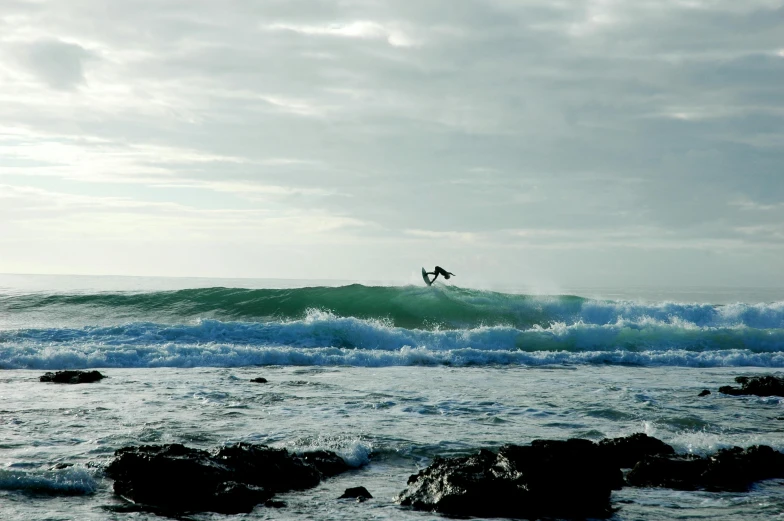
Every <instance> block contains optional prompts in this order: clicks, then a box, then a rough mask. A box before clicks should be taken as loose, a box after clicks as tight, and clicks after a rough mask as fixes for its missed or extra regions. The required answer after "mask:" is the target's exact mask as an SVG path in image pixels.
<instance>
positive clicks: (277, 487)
mask: <svg viewBox="0 0 784 521" xmlns="http://www.w3.org/2000/svg"><path fill="white" fill-rule="evenodd" d="M215 459H216V460H217V461H219V462H220V463H222V464H223V465H226V466H227V467H229V468H230V469H232V471H233V472H234V473H235V474H236V476H237V479H238V480H240V481H242V482H247V483H252V484H254V485H258V486H262V487H265V488H268V489H269V490H272V491H274V492H285V491H288V490H304V489H306V488H312V487H315V486H316V485H318V484H319V482H320V481H321V476H320V474H319V471H318V469H317V468H315V467H313V466H312V465H309V464H308V463H306V462H305V461H303V460H302V459H300V458H299V457H297V456H295V455H293V454H289V453H288V451H287V450H286V449H273V448H270V447H267V446H266V445H252V444H250V443H237V444H235V445H230V446H228V447H223V448H221V449H220V450H218V452H217V454H216V455H215Z"/></svg>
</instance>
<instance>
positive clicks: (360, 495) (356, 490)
mask: <svg viewBox="0 0 784 521" xmlns="http://www.w3.org/2000/svg"><path fill="white" fill-rule="evenodd" d="M338 499H356V500H357V501H360V502H361V501H366V500H368V499H373V496H372V495H370V492H368V490H367V489H366V488H365V487H351V488H347V489H346V491H345V492H343V495H342V496H340V497H339V498H338Z"/></svg>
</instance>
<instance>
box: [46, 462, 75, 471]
mask: <svg viewBox="0 0 784 521" xmlns="http://www.w3.org/2000/svg"><path fill="white" fill-rule="evenodd" d="M69 467H73V463H57V464H55V465H52V466H51V467H49V470H63V469H67V468H69Z"/></svg>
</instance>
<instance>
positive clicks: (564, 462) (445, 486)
mask: <svg viewBox="0 0 784 521" xmlns="http://www.w3.org/2000/svg"><path fill="white" fill-rule="evenodd" d="M621 483H622V475H621V471H620V469H619V468H618V467H617V466H614V465H613V464H612V462H608V461H607V460H606V458H605V457H604V453H603V451H602V449H600V447H599V445H597V444H595V443H593V442H592V441H590V440H579V439H570V440H566V441H551V440H536V441H534V442H532V443H531V445H529V446H518V445H506V446H504V447H502V448H501V449H500V450H499V452H498V454H495V453H493V452H490V451H488V450H481V451H480V452H479V453H478V454H475V455H472V456H467V457H462V458H449V459H444V458H435V459H434V460H433V463H432V464H431V465H430V466H429V467H428V468H426V469H424V470H422V471H420V472H419V473H418V474H416V475H413V476H411V477H410V478H409V480H408V487H407V488H406V489H405V490H404V491H403V492H402V493H401V494H400V495H399V496H398V498H397V500H398V501H399V503H400V504H401V505H404V506H411V507H413V508H414V509H416V510H426V511H436V512H440V513H442V514H447V515H456V516H478V517H525V518H537V517H561V518H583V517H608V516H610V515H611V514H612V508H611V507H610V494H611V491H612V490H613V489H614V488H618V487H619V486H620V484H621Z"/></svg>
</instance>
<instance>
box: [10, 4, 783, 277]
mask: <svg viewBox="0 0 784 521" xmlns="http://www.w3.org/2000/svg"><path fill="white" fill-rule="evenodd" d="M782 12H784V7H783V6H782V2H780V1H774V0H749V1H747V2H733V1H730V0H710V1H707V0H706V1H700V0H690V1H688V2H687V1H682V0H667V1H662V2H648V1H641V2H621V1H616V0H562V1H560V0H559V1H557V2H551V1H544V0H541V1H540V0H534V1H530V2H518V1H513V0H481V1H480V0H465V1H461V2H452V1H447V0H435V1H430V2H393V1H372V2H366V1H354V0H352V1H347V2H344V1H337V0H314V1H308V2H302V1H295V0H293V1H290V2H256V1H251V0H231V1H229V2H228V3H221V4H219V3H215V2H211V1H208V0H193V1H192V2H188V5H187V6H185V5H184V4H182V3H181V2H177V1H174V0H156V1H154V2H153V1H152V0H132V1H129V2H109V3H107V2H103V1H99V0H83V1H81V2H77V3H71V2H68V3H63V2H55V1H47V0H40V1H36V2H6V3H3V4H2V5H0V55H2V59H1V60H0V82H2V85H3V88H2V89H0V121H1V122H2V128H0V176H2V177H1V178H0V182H2V183H3V185H5V186H6V187H8V186H14V187H16V188H17V189H25V188H29V189H36V190H38V189H40V190H46V191H49V192H52V193H63V194H75V195H79V194H80V195H84V196H88V197H98V198H100V199H101V200H103V201H114V203H113V204H117V205H120V204H121V203H120V202H121V201H126V203H122V204H131V203H130V202H128V201H137V202H138V203H139V206H138V207H137V208H134V209H133V210H131V209H129V208H127V207H126V208H123V207H121V206H115V207H114V210H107V209H106V208H112V207H111V205H108V206H107V207H106V208H104V210H101V211H102V212H103V213H104V215H105V214H106V213H109V212H110V211H115V212H117V214H118V215H119V214H121V213H122V214H123V215H126V214H128V213H132V214H136V217H134V218H135V219H141V216H140V215H141V214H143V213H145V212H147V215H148V217H149V219H148V221H146V222H149V223H152V222H154V220H155V219H157V218H159V217H160V216H161V213H162V212H164V209H163V208H162V207H158V206H155V204H158V203H161V204H172V205H175V206H176V205H179V206H178V207H183V208H188V209H190V210H188V211H185V210H182V211H181V213H180V215H179V217H178V218H177V219H175V220H172V219H171V218H170V217H171V216H168V217H167V218H166V219H162V220H161V221H160V222H161V225H160V228H159V229H158V230H156V233H161V234H165V233H166V230H167V229H168V230H170V235H171V236H177V235H178V234H179V233H180V232H181V231H182V230H183V229H185V228H187V229H189V230H199V229H201V230H202V231H201V232H199V233H198V234H197V235H198V236H199V237H202V238H203V239H202V240H203V241H204V244H209V242H210V238H213V239H215V240H217V239H219V238H221V237H223V236H226V235H227V234H226V233H225V230H226V229H230V228H231V226H230V225H229V224H230V223H233V224H236V223H234V221H232V219H234V217H231V218H230V217H229V216H230V215H233V214H232V213H231V212H233V211H237V212H252V211H259V212H264V213H265V215H266V217H265V218H264V219H268V218H269V217H270V216H274V215H279V216H281V218H284V217H287V216H288V217H290V218H291V219H293V220H290V221H286V222H288V223H289V224H291V223H294V222H299V221H297V220H298V219H300V218H301V219H302V220H301V222H303V223H307V224H306V225H303V227H302V229H303V230H307V229H314V230H315V229H317V228H318V227H317V226H316V225H317V223H318V222H320V220H322V219H323V221H324V222H327V223H337V224H339V226H336V227H334V228H331V227H329V226H327V228H326V229H324V230H323V231H322V232H321V233H320V235H319V236H318V240H320V241H323V242H325V243H326V242H329V241H330V240H331V239H332V238H334V240H335V242H336V243H337V242H339V241H347V240H348V237H353V239H352V240H356V241H358V242H360V241H363V243H364V244H371V243H372V244H375V245H376V246H374V247H379V248H380V247H381V246H380V245H381V244H387V245H393V246H392V247H390V248H389V250H385V251H390V252H392V255H400V256H405V255H408V256H411V257H414V256H415V255H416V254H417V252H420V251H424V250H423V249H422V248H424V249H428V248H442V250H439V251H447V250H449V249H450V248H453V247H454V248H457V246H456V245H460V248H463V249H462V250H459V251H458V250H454V252H455V253H454V254H455V255H457V254H458V253H460V254H462V255H466V256H469V255H472V253H469V252H471V251H475V250H476V249H477V248H487V250H486V251H484V254H485V255H487V256H489V257H492V256H493V251H495V250H494V249H498V251H501V249H503V248H507V249H511V248H513V247H515V245H517V246H520V247H526V248H527V247H531V248H535V247H540V248H541V249H543V250H544V249H546V248H554V246H553V245H556V244H557V245H559V246H558V247H562V248H564V249H568V248H570V247H571V248H572V249H573V250H575V251H576V250H577V249H579V248H590V247H592V246H596V247H597V248H606V251H607V253H606V256H607V257H606V260H607V261H608V262H609V261H610V260H612V259H614V258H619V257H620V256H622V254H623V252H624V251H625V250H624V249H625V248H632V247H635V248H636V247H638V246H639V247H642V246H644V245H646V244H648V245H651V246H653V245H659V246H660V247H661V249H662V250H663V249H665V248H670V249H672V250H673V251H676V250H678V251H680V250H682V249H684V248H691V247H692V246H693V245H702V246H703V247H704V248H711V247H715V248H717V250H716V251H719V250H720V251H721V252H722V255H725V254H726V252H727V251H729V250H730V249H731V248H735V250H734V251H736V252H737V254H738V255H741V254H745V253H744V252H748V251H759V252H762V253H764V251H763V250H765V244H764V240H765V239H764V238H765V234H763V233H760V234H749V233H745V232H743V231H741V230H749V229H758V228H756V227H762V228H759V229H765V228H764V227H766V226H767V227H771V226H773V227H775V225H776V224H777V223H778V222H780V219H781V214H780V211H781V206H780V205H781V204H782V203H783V202H784V183H782V182H781V165H782V164H784V146H782V143H784V141H782V131H781V129H782V128H784V109H783V108H782V107H784V90H782V89H781V88H780V85H782V84H783V83H784V69H782V63H784V62H782V59H781V45H782V43H781V34H782V32H784V25H783V22H782V18H781V16H780V15H781V13H782ZM10 200H11V199H10V198H9V197H6V198H5V199H3V201H4V202H7V201H10ZM14 200H15V201H16V202H17V203H19V198H18V197H17V198H16V199H14ZM728 201H735V203H730V204H728ZM84 204H88V203H87V202H85V203H84ZM107 204H108V203H107ZM73 208H74V209H73V212H76V209H75V207H73ZM95 211H96V212H97V210H95ZM166 211H169V210H166ZM172 211H174V210H172ZM178 211H179V210H178ZM91 212H92V210H91ZM199 212H204V215H208V214H209V215H210V216H211V217H212V218H215V219H218V220H224V221H223V222H225V223H227V225H226V227H224V228H220V231H218V230H217V229H216V228H213V227H212V226H210V225H208V224H207V223H205V222H204V221H203V220H202V219H201V218H200V217H199ZM215 212H228V213H215ZM6 215H7V214H6ZM26 215H27V214H26ZM85 215H87V214H85ZM243 215H245V216H246V217H247V216H249V215H251V214H243ZM259 215H260V214H259ZM306 216H307V217H306ZM27 217H29V215H27ZM74 219H75V217H74ZM79 219H82V218H81V217H80V218H79ZM129 219H130V218H129ZM178 219H181V220H178ZM259 219H260V217H259ZM187 220H192V221H191V222H192V223H193V225H192V226H191V225H186V224H184V223H185V221H187ZM250 221H253V219H250ZM14 222H15V223H17V224H15V226H23V224H24V223H21V222H19V220H18V219H17V220H15V221H14ZM79 222H80V223H82V224H80V226H82V225H84V226H87V225H88V224H89V218H86V217H85V218H84V219H83V220H81V221H79ZM125 222H126V221H124V220H122V219H119V217H118V221H117V226H118V227H123V226H126V224H122V223H125ZM254 222H255V221H254ZM265 222H271V221H265ZM221 226H222V225H221ZM253 226H255V225H251V226H250V227H249V228H248V229H253ZM259 226H261V225H259ZM265 226H266V225H265ZM291 226H292V228H291V229H294V228H296V226H294V225H293V224H291ZM239 228H243V227H242V226H240V227H239ZM239 228H238V229H239ZM273 228H274V226H271V227H266V228H265V227H263V226H262V227H261V228H259V229H264V230H271V229H273ZM20 229H21V228H20ZM243 229H244V228H243ZM510 230H517V231H518V232H517V233H513V232H511V231H510ZM107 233H108V232H107ZM266 233H268V232H265V234H266ZM269 233H270V234H272V232H271V231H269ZM228 235H231V234H228ZM270 236H272V235H270ZM297 237H299V238H300V239H298V240H303V241H304V239H302V238H303V237H315V236H314V235H308V234H304V235H303V234H299V235H297ZM313 240H316V239H315V238H313ZM395 245H401V246H400V247H399V248H397V247H394V246H395ZM370 250H371V249H370V248H368V250H367V251H364V252H363V251H361V250H360V251H359V252H358V256H357V257H356V260H350V261H346V262H356V265H357V266H363V265H364V264H366V263H368V258H369V256H371V255H372V252H371V251H370ZM449 251H453V250H449ZM581 251H583V250H581ZM700 251H703V250H700ZM355 253H356V252H355ZM762 253H761V254H760V255H761V256H760V258H763V257H764V255H763V254H762ZM543 255H544V254H543ZM673 255H675V254H673ZM678 255H680V254H678ZM682 258H683V259H684V262H687V261H688V262H693V260H694V258H692V257H688V256H684V257H682ZM638 260H640V262H641V263H642V264H641V265H640V266H639V267H635V266H633V265H631V264H628V263H627V264H626V265H624V267H623V270H628V271H629V273H631V272H633V271H635V270H636V271H635V272H636V273H638V274H639V273H642V274H643V275H644V274H645V273H647V272H649V271H651V270H657V269H658V270H663V269H664V268H660V267H659V266H658V265H657V264H656V263H655V262H653V261H647V260H645V258H644V257H640V258H639V259H638ZM289 261H290V259H289ZM281 262H283V263H285V262H287V261H286V260H281ZM390 262H392V261H391V260H390ZM401 262H402V261H401ZM766 262H767V261H766ZM646 263H647V264H646ZM761 263H762V261H759V262H758V264H757V267H759V268H760V269H761V270H763V271H764V269H767V268H765V266H763V265H762V264H761ZM598 264H600V261H599V260H598V258H597V260H596V265H598ZM541 265H542V266H549V265H557V262H556V261H555V258H554V257H551V258H549V260H548V259H545V258H544V257H543V258H542V260H541ZM643 265H644V266H643ZM664 265H665V264H662V266H664ZM667 265H668V266H671V265H677V262H676V261H673V263H672V264H667ZM594 267H595V265H594ZM763 268H764V269H763ZM347 269H348V268H347ZM569 269H571V268H569ZM749 269H751V268H749ZM325 270H328V268H325ZM646 270H647V271H646ZM584 272H585V275H586V276H590V275H591V273H592V272H591V271H590V270H588V269H587V268H586V269H585V270H584ZM769 272H770V271H768V272H766V273H769ZM629 277H631V275H630V276H629Z"/></svg>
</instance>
